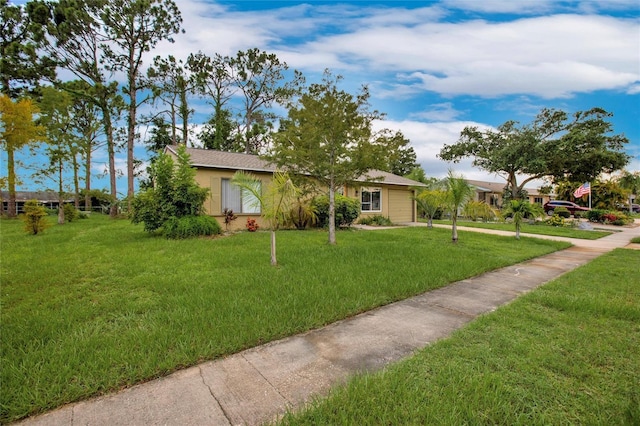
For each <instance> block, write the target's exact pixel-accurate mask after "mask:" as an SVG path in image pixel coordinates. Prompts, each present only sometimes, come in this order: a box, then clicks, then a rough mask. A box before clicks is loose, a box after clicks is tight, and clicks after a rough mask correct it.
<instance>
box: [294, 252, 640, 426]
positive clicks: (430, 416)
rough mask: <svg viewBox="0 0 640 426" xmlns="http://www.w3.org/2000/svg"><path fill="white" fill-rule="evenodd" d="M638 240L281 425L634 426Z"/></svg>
mask: <svg viewBox="0 0 640 426" xmlns="http://www.w3.org/2000/svg"><path fill="white" fill-rule="evenodd" d="M638 265H640V251H637V250H624V249H617V250H615V251H613V252H611V253H608V254H606V255H603V256H601V257H599V258H597V259H595V260H594V261H592V262H590V263H589V264H587V265H585V266H583V267H581V268H578V269H576V270H575V271H573V272H570V273H569V274H566V275H564V276H562V277H561V278H559V279H556V280H555V281H553V282H552V283H550V284H547V285H545V286H543V287H541V288H539V289H538V290H536V291H534V292H532V293H530V294H528V295H525V296H523V297H521V298H519V299H518V300H516V301H514V302H513V303H511V304H510V305H507V306H504V307H501V308H499V309H498V310H497V311H495V312H493V313H491V314H487V315H485V316H482V317H480V318H478V319H476V320H475V321H473V322H472V323H470V324H469V325H468V326H467V327H465V328H463V329H461V330H459V331H457V332H455V333H454V334H453V336H452V337H451V338H448V339H444V340H441V341H439V342H437V343H435V344H434V345H432V346H430V347H428V348H426V349H424V350H422V351H421V352H420V353H418V354H417V355H416V356H414V357H412V358H409V359H408V360H406V361H404V362H401V363H398V364H396V365H393V366H391V367H389V368H388V369H387V370H385V371H383V372H380V373H377V374H371V375H364V376H361V377H358V378H356V379H354V380H352V381H351V382H349V383H348V384H347V385H346V386H345V387H342V388H339V389H337V390H335V391H333V392H332V395H331V396H330V397H329V398H328V399H327V400H326V401H323V402H317V403H316V404H315V406H314V407H312V408H311V409H309V410H308V411H305V412H303V413H299V414H298V415H294V416H290V417H287V418H285V420H284V421H283V423H284V424H287V425H302V424H305V425H321V424H322V425H324V424H334V425H335V424H354V425H355V424H359V425H366V424H378V425H405V424H406V425H463V424H469V425H485V424H501V425H561V424H562V425H570V424H576V425H605V424H606V425H624V424H627V425H638V424H640V386H639V384H640V351H639V350H638V348H640V281H639V280H638Z"/></svg>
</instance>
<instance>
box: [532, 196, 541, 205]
mask: <svg viewBox="0 0 640 426" xmlns="http://www.w3.org/2000/svg"><path fill="white" fill-rule="evenodd" d="M533 202H534V203H537V204H542V197H534V199H533Z"/></svg>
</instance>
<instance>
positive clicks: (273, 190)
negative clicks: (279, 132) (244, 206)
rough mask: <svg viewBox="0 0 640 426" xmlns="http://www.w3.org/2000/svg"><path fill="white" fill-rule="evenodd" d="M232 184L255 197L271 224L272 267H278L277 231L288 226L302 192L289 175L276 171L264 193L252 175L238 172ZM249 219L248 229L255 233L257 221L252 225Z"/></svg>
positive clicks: (259, 183)
mask: <svg viewBox="0 0 640 426" xmlns="http://www.w3.org/2000/svg"><path fill="white" fill-rule="evenodd" d="M231 183H232V184H234V185H236V186H238V187H240V188H241V189H243V190H245V191H249V192H250V193H251V195H253V200H254V203H255V204H256V206H259V207H260V211H261V212H262V217H263V218H264V219H266V220H267V221H268V222H269V228H271V265H273V266H276V265H277V264H278V260H277V257H276V231H277V230H278V229H279V228H280V227H281V226H283V225H284V224H286V223H287V222H288V221H289V220H290V219H289V215H290V212H291V206H292V204H293V202H294V201H295V200H296V199H297V198H298V196H299V195H300V190H299V189H298V187H297V186H296V185H295V184H294V183H293V181H292V180H291V178H290V177H289V175H288V174H287V173H283V172H280V171H277V170H276V171H275V172H274V173H273V178H272V179H271V182H270V183H269V185H268V186H267V188H266V191H265V192H262V185H261V181H260V180H259V179H258V178H256V177H255V176H253V175H251V174H250V173H244V172H242V171H238V172H236V173H235V174H234V175H233V178H232V179H231ZM250 220H252V219H247V229H248V230H249V231H255V230H257V229H258V225H257V223H255V221H254V222H253V223H252V224H250Z"/></svg>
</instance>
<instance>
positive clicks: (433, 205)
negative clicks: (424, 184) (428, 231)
mask: <svg viewBox="0 0 640 426" xmlns="http://www.w3.org/2000/svg"><path fill="white" fill-rule="evenodd" d="M418 191H419V192H418V194H417V195H416V196H415V197H413V199H414V200H415V201H416V205H417V207H418V211H419V212H420V213H421V214H423V215H424V216H425V217H426V218H427V226H428V227H429V228H432V227H433V219H436V218H437V216H438V213H439V214H440V215H442V207H443V205H444V201H445V197H446V193H445V192H444V191H442V190H439V189H422V188H421V189H418Z"/></svg>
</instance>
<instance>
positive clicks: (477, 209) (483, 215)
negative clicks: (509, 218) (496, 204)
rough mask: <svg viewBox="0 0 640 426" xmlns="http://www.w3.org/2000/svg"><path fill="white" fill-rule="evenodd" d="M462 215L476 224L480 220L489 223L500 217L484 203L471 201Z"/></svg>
mask: <svg viewBox="0 0 640 426" xmlns="http://www.w3.org/2000/svg"><path fill="white" fill-rule="evenodd" d="M462 214H463V215H464V216H465V217H467V218H469V219H471V220H472V221H474V222H475V221H477V220H478V219H480V220H482V221H483V222H487V221H489V220H492V219H495V218H496V217H498V214H497V213H496V211H495V210H494V209H492V208H491V206H490V205H489V204H487V203H485V202H484V201H469V202H468V203H467V204H465V206H464V208H463V209H462Z"/></svg>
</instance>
